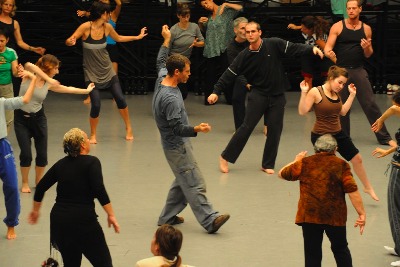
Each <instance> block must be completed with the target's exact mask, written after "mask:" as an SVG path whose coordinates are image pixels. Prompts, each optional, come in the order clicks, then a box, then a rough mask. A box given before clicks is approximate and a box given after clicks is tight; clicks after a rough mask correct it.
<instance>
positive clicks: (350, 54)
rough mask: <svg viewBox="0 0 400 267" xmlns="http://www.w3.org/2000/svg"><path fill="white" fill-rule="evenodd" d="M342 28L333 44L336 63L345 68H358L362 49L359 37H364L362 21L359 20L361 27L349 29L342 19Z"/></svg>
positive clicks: (361, 62)
mask: <svg viewBox="0 0 400 267" xmlns="http://www.w3.org/2000/svg"><path fill="white" fill-rule="evenodd" d="M342 23H343V30H342V32H341V33H340V34H339V35H338V37H337V39H336V44H335V49H334V51H335V53H336V57H337V62H336V64H337V65H338V66H341V67H345V68H358V67H362V66H363V61H364V50H363V49H362V47H361V39H363V38H366V36H365V32H364V23H362V22H361V29H359V30H350V29H348V28H347V27H346V23H345V21H344V20H342Z"/></svg>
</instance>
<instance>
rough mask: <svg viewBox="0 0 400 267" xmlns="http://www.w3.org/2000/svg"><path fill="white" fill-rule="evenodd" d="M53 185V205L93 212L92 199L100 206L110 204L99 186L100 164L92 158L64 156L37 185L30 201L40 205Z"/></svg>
mask: <svg viewBox="0 0 400 267" xmlns="http://www.w3.org/2000/svg"><path fill="white" fill-rule="evenodd" d="M55 183H58V184H57V197H56V203H62V204H73V205H74V206H76V205H78V206H82V205H83V206H88V207H93V208H94V199H95V198H97V199H98V200H99V202H100V204H101V205H102V206H104V205H106V204H108V203H110V199H109V197H108V194H107V191H106V189H105V187H104V184H103V174H102V171H101V163H100V160H99V159H98V158H96V157H94V156H90V155H79V156H77V157H70V156H66V157H64V158H62V159H60V160H59V161H58V162H57V163H55V164H54V165H53V166H52V167H51V168H50V169H49V170H48V171H47V173H46V174H45V175H44V176H43V178H42V180H40V182H39V183H38V185H37V187H36V191H35V196H34V200H35V201H37V202H41V201H42V199H43V197H44V194H45V192H46V191H47V190H48V189H49V188H50V187H52V186H53V185H54V184H55ZM75 204H76V205H75Z"/></svg>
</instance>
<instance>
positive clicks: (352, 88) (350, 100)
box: [340, 83, 356, 116]
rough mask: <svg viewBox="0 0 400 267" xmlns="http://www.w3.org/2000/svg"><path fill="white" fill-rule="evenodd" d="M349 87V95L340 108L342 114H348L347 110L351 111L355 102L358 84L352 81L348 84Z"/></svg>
mask: <svg viewBox="0 0 400 267" xmlns="http://www.w3.org/2000/svg"><path fill="white" fill-rule="evenodd" d="M348 89H349V93H350V94H349V97H348V98H347V100H346V102H345V103H344V104H343V105H342V109H341V110H340V115H342V116H346V114H347V112H349V110H350V108H351V105H352V104H353V101H354V98H355V97H356V86H355V85H354V84H353V83H351V84H349V86H348Z"/></svg>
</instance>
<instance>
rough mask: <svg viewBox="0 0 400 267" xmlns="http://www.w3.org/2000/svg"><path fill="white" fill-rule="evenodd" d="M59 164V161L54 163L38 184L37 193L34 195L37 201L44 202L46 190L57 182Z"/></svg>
mask: <svg viewBox="0 0 400 267" xmlns="http://www.w3.org/2000/svg"><path fill="white" fill-rule="evenodd" d="M57 165H58V164H57V163H56V164H54V165H53V166H52V167H51V168H50V169H49V170H48V171H47V172H46V174H45V175H44V176H43V178H42V179H41V180H40V182H39V183H38V184H37V186H36V190H35V195H34V196H33V200H35V201H36V202H42V200H43V197H44V194H45V193H46V191H47V190H49V188H50V187H52V186H53V185H54V184H55V183H57V181H58V177H57V171H56V169H57Z"/></svg>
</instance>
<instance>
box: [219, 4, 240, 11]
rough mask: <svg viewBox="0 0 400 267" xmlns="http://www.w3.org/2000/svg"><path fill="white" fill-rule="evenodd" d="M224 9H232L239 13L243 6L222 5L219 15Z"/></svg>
mask: <svg viewBox="0 0 400 267" xmlns="http://www.w3.org/2000/svg"><path fill="white" fill-rule="evenodd" d="M226 7H229V8H232V9H234V10H236V11H240V10H242V8H243V6H241V5H239V4H233V3H223V4H222V5H221V14H222V13H223V12H224V10H225V8H226Z"/></svg>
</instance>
